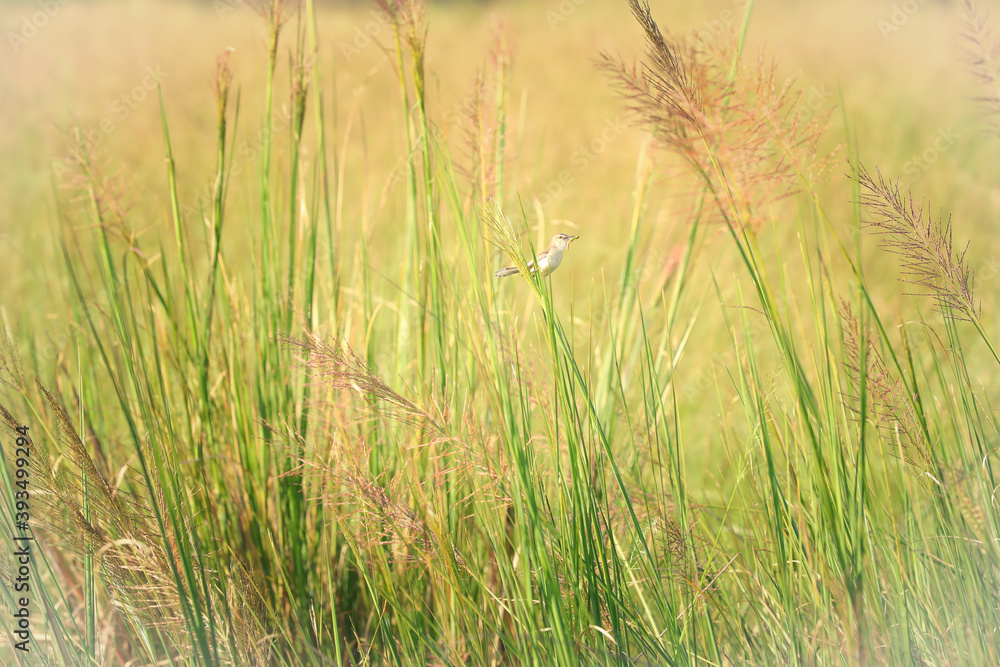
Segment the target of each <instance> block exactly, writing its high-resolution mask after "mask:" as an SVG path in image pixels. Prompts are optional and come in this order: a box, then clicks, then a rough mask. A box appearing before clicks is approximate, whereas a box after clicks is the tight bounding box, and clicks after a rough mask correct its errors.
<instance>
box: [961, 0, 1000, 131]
mask: <svg viewBox="0 0 1000 667" xmlns="http://www.w3.org/2000/svg"><path fill="white" fill-rule="evenodd" d="M962 38H963V42H964V44H963V46H964V49H965V56H966V60H967V61H968V64H969V68H970V73H971V74H972V76H973V78H974V79H975V80H976V82H977V83H978V84H979V86H980V88H981V91H980V94H979V95H978V96H976V98H975V100H976V102H978V103H979V105H980V108H981V109H982V114H983V119H984V120H985V121H986V124H987V126H988V127H989V130H988V132H989V134H992V135H995V136H1000V41H998V40H997V38H996V35H994V33H993V30H992V28H991V27H990V25H989V14H988V13H986V12H985V11H980V9H979V7H978V5H977V4H976V3H975V2H974V0H965V5H964V7H963V12H962Z"/></svg>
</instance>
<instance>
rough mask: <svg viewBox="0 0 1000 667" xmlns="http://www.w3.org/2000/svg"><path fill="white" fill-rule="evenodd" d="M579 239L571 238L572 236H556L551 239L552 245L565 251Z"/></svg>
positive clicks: (576, 237)
mask: <svg viewBox="0 0 1000 667" xmlns="http://www.w3.org/2000/svg"><path fill="white" fill-rule="evenodd" d="M578 238H580V237H579V236H573V235H572V234H556V235H555V236H553V237H552V245H553V246H555V247H557V248H560V249H562V250H565V249H566V248H568V247H569V244H570V243H572V242H573V241H575V240H576V239H578Z"/></svg>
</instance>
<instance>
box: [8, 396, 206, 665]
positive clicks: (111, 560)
mask: <svg viewBox="0 0 1000 667" xmlns="http://www.w3.org/2000/svg"><path fill="white" fill-rule="evenodd" d="M38 389H39V391H40V392H41V394H42V395H43V397H44V400H45V402H47V404H48V407H49V409H50V410H51V412H52V413H53V414H54V416H55V420H56V423H57V425H58V441H59V442H60V443H61V444H62V446H63V449H64V452H62V453H58V454H57V453H52V452H49V451H48V448H47V447H45V446H44V444H43V443H42V442H40V441H38V440H36V439H33V438H30V437H29V441H30V444H29V448H30V449H31V450H32V451H33V453H34V454H33V456H31V457H30V458H29V461H30V473H31V482H32V487H33V488H34V490H33V494H32V520H33V521H34V522H35V523H36V526H37V527H41V528H43V529H44V531H45V532H44V533H43V535H44V537H42V536H40V535H37V534H36V537H39V539H44V540H45V541H48V540H53V541H54V542H56V543H57V544H59V545H60V546H62V547H63V548H66V549H67V550H69V551H72V552H75V553H77V554H79V555H81V556H84V555H89V556H92V557H93V558H94V561H95V563H96V564H97V566H98V567H99V574H100V576H101V578H102V579H103V580H104V582H105V584H106V585H105V587H104V588H105V590H106V591H107V594H108V596H109V597H110V599H111V602H112V603H113V604H114V606H115V607H116V608H117V609H118V610H119V612H120V613H121V617H122V618H123V619H124V620H125V621H127V622H128V623H129V624H130V625H131V626H132V629H133V630H135V631H136V632H137V633H138V634H139V635H143V634H144V633H145V632H147V631H148V630H149V629H156V630H159V631H160V633H161V638H162V639H163V640H164V641H166V642H167V643H168V644H169V646H168V648H169V649H170V650H171V652H172V653H173V654H175V655H178V654H187V653H188V652H189V650H190V647H191V638H190V637H189V634H188V631H187V626H186V624H185V619H184V615H183V613H182V611H181V601H180V595H179V592H178V589H177V586H176V580H175V578H174V576H173V573H172V571H171V567H170V560H169V559H170V558H171V555H170V553H169V552H168V550H167V549H166V548H165V547H164V545H163V541H162V540H161V539H160V533H159V531H158V530H157V528H156V526H155V523H154V522H153V521H152V518H151V516H152V512H151V511H150V509H149V508H148V507H147V506H146V504H145V503H144V502H143V501H142V500H141V499H139V498H137V497H135V496H132V495H130V494H128V493H126V492H124V491H123V490H122V489H119V488H115V487H113V486H111V484H110V483H109V482H108V481H107V480H106V479H105V478H104V476H103V475H102V474H101V473H100V472H99V471H98V470H97V469H96V468H95V467H94V465H93V462H92V461H91V460H90V457H89V455H88V454H87V451H86V448H85V446H84V445H83V442H82V441H81V440H80V437H79V435H78V434H77V432H76V430H75V429H74V427H73V426H72V423H71V422H70V420H69V417H68V416H67V415H66V413H65V411H64V410H63V408H62V407H61V406H60V405H59V403H58V402H57V400H56V398H55V397H54V396H53V395H52V394H51V393H50V392H49V391H48V390H46V389H45V388H44V387H42V386H41V385H40V384H39V385H38ZM0 420H2V422H3V424H4V425H5V426H6V427H7V428H8V429H10V430H11V431H12V432H13V431H14V430H15V429H17V428H18V427H19V426H21V424H20V423H19V421H18V420H17V419H16V418H15V417H14V416H13V414H12V413H11V412H10V411H9V410H8V409H7V408H6V407H5V406H3V405H0ZM85 498H86V503H87V504H88V506H87V507H85V506H84V502H85V500H84V499H85ZM65 583H66V584H67V585H68V586H72V584H73V582H72V581H67V582H65Z"/></svg>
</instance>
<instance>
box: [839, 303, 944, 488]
mask: <svg viewBox="0 0 1000 667" xmlns="http://www.w3.org/2000/svg"><path fill="white" fill-rule="evenodd" d="M840 325H841V331H842V333H843V336H844V367H845V369H846V370H847V375H848V378H849V379H850V393H849V394H848V395H847V397H846V398H847V401H848V409H849V410H850V411H851V412H852V413H853V414H854V416H855V418H857V419H860V417H861V408H860V405H859V401H860V400H861V382H862V381H864V382H865V383H866V386H865V394H866V396H867V401H868V406H867V411H868V419H869V420H870V422H871V423H872V425H873V426H875V428H877V429H878V430H879V432H880V433H881V434H882V435H883V437H884V438H885V439H886V440H888V441H889V442H891V443H892V444H893V445H894V449H893V450H892V451H895V452H896V453H898V455H899V456H900V457H901V458H902V459H903V460H904V461H906V462H907V463H909V464H910V465H912V466H915V467H917V468H920V469H921V470H926V469H927V467H928V466H929V465H930V461H931V452H930V443H929V442H927V438H926V437H925V434H924V431H923V429H922V428H921V426H920V420H918V419H917V414H916V412H915V408H914V406H913V403H914V402H913V400H912V397H910V396H907V392H906V387H905V385H904V384H903V381H902V379H900V378H897V377H896V376H895V375H894V374H893V372H892V369H891V367H890V366H889V365H888V364H886V362H885V358H884V357H883V356H882V352H881V351H880V350H879V348H878V346H877V345H876V344H875V341H874V340H873V338H872V331H871V330H870V329H868V328H867V327H865V328H864V330H862V326H861V322H860V320H859V319H858V317H857V315H855V314H854V310H853V309H852V308H851V305H850V304H849V303H848V302H847V301H844V300H841V302H840ZM862 363H864V367H862Z"/></svg>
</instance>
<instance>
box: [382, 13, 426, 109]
mask: <svg viewBox="0 0 1000 667" xmlns="http://www.w3.org/2000/svg"><path fill="white" fill-rule="evenodd" d="M378 6H379V7H380V8H381V9H382V11H383V12H385V13H386V15H387V16H388V17H389V20H390V21H391V22H392V28H393V30H394V31H395V33H396V37H397V39H400V40H401V41H402V42H403V43H405V44H406V46H407V48H408V49H409V51H410V58H411V61H412V62H411V64H412V66H413V86H414V88H416V94H417V100H419V101H420V103H421V104H423V100H424V57H425V56H426V53H427V7H426V5H425V3H424V2H423V0H378ZM400 75H402V72H400Z"/></svg>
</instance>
